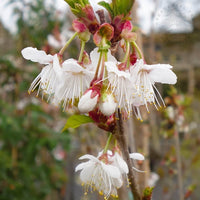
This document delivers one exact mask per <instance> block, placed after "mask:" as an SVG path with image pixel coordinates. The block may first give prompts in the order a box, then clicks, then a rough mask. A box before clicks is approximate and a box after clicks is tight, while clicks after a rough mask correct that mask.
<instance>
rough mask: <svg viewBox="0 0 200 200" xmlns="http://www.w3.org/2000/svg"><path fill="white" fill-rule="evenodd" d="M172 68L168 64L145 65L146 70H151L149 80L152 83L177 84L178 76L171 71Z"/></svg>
mask: <svg viewBox="0 0 200 200" xmlns="http://www.w3.org/2000/svg"><path fill="white" fill-rule="evenodd" d="M171 68H172V66H171V65H168V64H157V65H144V69H147V70H149V74H148V75H149V78H150V80H151V82H152V83H155V82H159V83H166V84H175V83H176V82H177V76H176V74H175V73H174V72H173V71H171Z"/></svg>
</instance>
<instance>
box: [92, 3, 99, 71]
mask: <svg viewBox="0 0 200 200" xmlns="http://www.w3.org/2000/svg"><path fill="white" fill-rule="evenodd" d="M93 1H94V0H93ZM99 55H100V54H99V52H98V48H95V49H94V50H93V51H91V52H90V59H91V65H92V67H93V68H94V69H96V67H97V64H98V61H99Z"/></svg>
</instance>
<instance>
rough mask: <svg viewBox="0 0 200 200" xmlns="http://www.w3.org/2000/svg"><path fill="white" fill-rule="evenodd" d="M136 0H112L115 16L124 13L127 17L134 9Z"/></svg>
mask: <svg viewBox="0 0 200 200" xmlns="http://www.w3.org/2000/svg"><path fill="white" fill-rule="evenodd" d="M134 1H135V0H123V1H122V0H112V7H113V13H114V16H118V15H124V17H126V16H127V15H128V14H129V12H130V11H131V9H132V6H133V3H134Z"/></svg>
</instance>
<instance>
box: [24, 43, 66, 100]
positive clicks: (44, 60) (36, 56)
mask: <svg viewBox="0 0 200 200" xmlns="http://www.w3.org/2000/svg"><path fill="white" fill-rule="evenodd" d="M21 53H22V55H23V57H24V58H25V59H27V60H31V61H33V62H38V63H40V64H44V65H45V67H43V69H42V71H41V72H40V74H39V75H38V76H37V77H36V78H35V79H34V81H33V82H32V83H31V86H30V88H29V90H28V91H29V93H30V92H32V91H34V90H35V88H36V87H37V86H39V89H38V93H37V95H38V94H39V92H40V90H41V91H42V96H43V95H45V94H47V95H49V98H50V97H51V96H53V95H54V92H55V88H56V86H57V82H58V79H59V77H60V75H61V73H62V72H61V66H60V63H59V59H58V56H57V54H55V55H54V56H52V55H49V54H48V55H47V54H46V53H45V52H44V51H42V50H37V49H36V48H32V47H26V48H24V49H23V50H22V52H21Z"/></svg>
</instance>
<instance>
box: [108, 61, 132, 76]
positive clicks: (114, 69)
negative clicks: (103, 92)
mask: <svg viewBox="0 0 200 200" xmlns="http://www.w3.org/2000/svg"><path fill="white" fill-rule="evenodd" d="M105 65H106V67H107V70H108V73H114V74H115V75H117V76H119V77H124V78H127V79H130V73H127V72H125V71H120V70H118V68H117V66H116V63H115V62H111V61H108V62H105Z"/></svg>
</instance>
